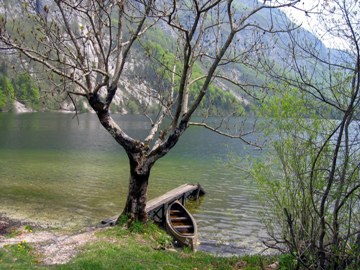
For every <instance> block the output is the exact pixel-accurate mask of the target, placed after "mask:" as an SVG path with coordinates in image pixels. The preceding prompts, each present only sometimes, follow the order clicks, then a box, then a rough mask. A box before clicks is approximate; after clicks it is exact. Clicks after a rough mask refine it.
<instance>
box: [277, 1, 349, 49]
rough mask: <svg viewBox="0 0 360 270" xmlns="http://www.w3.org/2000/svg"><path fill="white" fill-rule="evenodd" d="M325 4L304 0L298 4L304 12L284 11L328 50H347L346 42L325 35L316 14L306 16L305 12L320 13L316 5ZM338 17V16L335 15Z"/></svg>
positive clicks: (289, 9) (296, 10)
mask: <svg viewBox="0 0 360 270" xmlns="http://www.w3.org/2000/svg"><path fill="white" fill-rule="evenodd" d="M318 2H323V0H320V1H313V0H304V1H301V3H299V4H298V7H299V8H300V9H302V10H298V9H294V8H284V9H283V11H284V12H285V13H286V14H287V16H288V17H289V18H290V19H291V20H292V21H293V22H295V23H297V24H301V25H302V27H303V28H305V29H306V30H308V31H310V32H311V33H313V34H314V35H315V36H317V37H318V38H319V39H320V40H321V41H322V42H323V43H324V44H325V46H326V47H328V48H335V49H345V48H346V47H347V45H346V42H345V41H344V40H343V39H341V38H335V37H333V36H330V35H328V34H325V31H324V30H322V29H321V27H320V26H321V23H320V21H319V19H318V18H317V15H316V14H309V15H306V14H305V12H304V11H303V10H314V11H319V8H317V7H316V3H318ZM334 16H335V17H336V15H334Z"/></svg>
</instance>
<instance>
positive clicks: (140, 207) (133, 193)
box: [122, 157, 151, 222]
mask: <svg viewBox="0 0 360 270" xmlns="http://www.w3.org/2000/svg"><path fill="white" fill-rule="evenodd" d="M150 169H151V167H150V166H148V165H147V164H139V163H138V162H136V161H134V160H132V158H131V157H130V179H129V192H128V197H127V200H126V204H125V208H124V210H123V212H122V215H128V216H129V219H130V220H129V221H130V222H132V221H135V220H139V221H142V222H146V221H147V218H148V217H147V213H146V211H145V207H146V198H147V188H148V182H149V177H150Z"/></svg>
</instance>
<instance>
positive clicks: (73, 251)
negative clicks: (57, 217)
mask: <svg viewBox="0 0 360 270" xmlns="http://www.w3.org/2000/svg"><path fill="white" fill-rule="evenodd" d="M97 230H99V228H89V229H88V230H87V231H86V232H81V233H76V234H71V235H69V234H64V233H60V232H49V231H38V232H29V231H27V230H25V229H24V228H21V227H20V228H18V232H19V234H18V235H16V236H14V237H12V238H7V237H5V236H4V235H0V248H2V247H4V246H5V245H16V244H18V243H21V242H24V241H25V242H26V243H30V244H32V246H33V247H34V250H35V253H36V254H38V255H39V259H40V261H41V262H42V263H43V264H45V265H52V264H64V263H67V262H69V261H70V260H71V259H72V258H73V257H75V256H76V255H77V254H78V252H79V249H80V247H81V246H83V245H85V244H86V243H89V242H90V241H93V240H95V239H96V237H95V235H94V234H95V232H96V231H97Z"/></svg>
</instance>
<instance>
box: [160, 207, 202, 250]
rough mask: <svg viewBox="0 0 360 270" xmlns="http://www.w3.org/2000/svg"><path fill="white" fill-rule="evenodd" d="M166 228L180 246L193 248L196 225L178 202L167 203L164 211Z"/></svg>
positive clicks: (195, 240)
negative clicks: (167, 205)
mask: <svg viewBox="0 0 360 270" xmlns="http://www.w3.org/2000/svg"><path fill="white" fill-rule="evenodd" d="M166 228H167V230H168V232H169V233H170V234H171V235H172V236H173V237H174V238H175V239H176V240H177V241H178V243H179V244H181V245H182V246H188V247H190V248H192V249H193V250H194V249H195V248H196V245H197V225H196V222H195V219H194V218H193V216H192V215H191V214H190V213H189V211H187V210H186V208H185V207H184V206H183V205H182V204H181V203H180V202H179V201H175V202H173V203H172V204H170V205H169V207H168V209H167V211H166Z"/></svg>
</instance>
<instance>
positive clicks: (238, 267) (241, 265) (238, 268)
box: [235, 261, 247, 270]
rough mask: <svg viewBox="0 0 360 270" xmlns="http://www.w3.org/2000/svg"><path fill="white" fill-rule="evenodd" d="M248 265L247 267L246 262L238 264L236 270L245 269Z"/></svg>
mask: <svg viewBox="0 0 360 270" xmlns="http://www.w3.org/2000/svg"><path fill="white" fill-rule="evenodd" d="M246 265H247V262H245V261H240V262H237V263H236V265H235V269H237V270H241V269H243V267H245V266H246Z"/></svg>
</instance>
